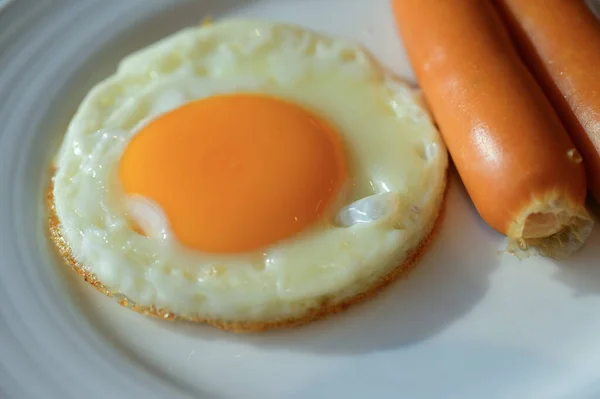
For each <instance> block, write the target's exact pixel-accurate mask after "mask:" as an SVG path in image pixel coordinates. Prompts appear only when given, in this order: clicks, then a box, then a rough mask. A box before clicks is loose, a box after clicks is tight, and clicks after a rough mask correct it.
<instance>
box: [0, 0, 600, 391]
mask: <svg viewBox="0 0 600 399" xmlns="http://www.w3.org/2000/svg"><path fill="white" fill-rule="evenodd" d="M207 12H210V13H211V14H212V15H213V16H215V17H218V16H222V15H227V16H233V15H255V16H261V17H266V18H273V19H278V20H282V21H291V22H297V23H301V24H303V25H306V26H308V27H313V28H316V29H319V30H323V31H325V32H330V33H333V34H337V35H341V36H346V37H349V38H353V39H356V40H358V41H360V42H363V43H364V44H365V45H367V46H368V47H369V48H370V49H371V50H372V51H373V52H374V54H375V55H376V56H377V57H378V58H379V59H380V60H382V62H383V63H384V64H385V65H387V66H389V67H390V68H392V69H394V70H395V71H397V72H398V73H400V74H402V75H405V76H409V77H410V76H411V73H410V70H409V67H408V64H407V62H406V58H405V55H404V53H403V52H402V49H401V46H400V43H399V40H398V38H397V36H396V34H395V30H394V26H393V22H392V17H391V16H390V12H389V6H388V2H387V0H353V1H350V0H303V1H299V0H278V1H269V0H244V1H240V0H237V1H236V0H219V1H218V0H214V1H208V0H207V1H151V0H145V1H140V0H127V1H121V0H85V1H83V0H44V1H40V0H17V1H16V2H14V3H12V4H11V5H9V6H8V7H7V8H6V9H5V10H3V11H2V12H1V13H0V193H1V194H0V256H1V258H0V397H2V398H10V399H12V398H19V399H20V398H81V397H85V398H92V399H95V398H102V399H104V398H188V397H196V398H208V397H210V398H212V397H222V398H241V397H244V398H264V399H268V398H333V397H336V398H338V397H340V398H342V397H343V398H363V397H366V395H374V396H375V397H377V398H398V397H406V398H477V399H480V398H518V399H523V398H535V399H539V398H545V399H549V398H567V397H568V398H592V397H599V396H600V383H599V382H600V337H599V335H598V331H600V264H599V263H600V249H599V248H600V229H599V228H596V230H595V232H594V234H593V236H592V237H591V238H590V240H589V243H588V244H587V246H586V247H585V248H584V250H582V251H581V252H580V253H578V254H577V255H576V256H573V257H572V258H571V259H570V260H568V261H566V262H562V264H558V263H556V262H553V261H551V260H546V259H529V260H526V261H521V262H519V261H517V260H516V259H515V258H513V257H511V256H508V255H505V254H501V253H498V250H499V249H501V248H502V246H503V239H502V238H501V237H500V236H499V235H498V234H496V233H495V232H493V231H492V230H491V229H489V228H488V227H487V226H486V225H485V224H484V223H483V222H482V221H481V220H480V219H479V217H478V216H477V214H476V213H475V211H474V209H473V207H472V205H471V203H470V202H469V200H468V198H467V197H466V194H465V192H464V190H463V188H462V186H461V185H460V183H459V181H458V179H456V178H453V185H452V189H451V190H450V194H449V202H448V210H447V217H446V220H445V222H444V224H443V229H442V232H441V235H440V236H439V237H438V239H437V240H436V242H435V244H434V246H433V247H432V248H431V251H430V252H428V253H427V255H426V256H425V258H424V259H423V260H422V262H421V265H420V267H419V268H417V269H416V270H415V272H414V273H413V274H412V275H411V276H410V278H409V279H408V280H406V281H400V282H398V283H397V284H394V285H393V287H392V288H390V289H389V290H387V291H386V292H385V293H383V294H382V295H381V296H379V297H378V298H376V299H375V300H373V301H371V302H369V303H367V304H365V305H363V306H359V307H356V308H354V309H351V310H350V311H348V312H347V313H345V314H343V315H340V316H336V317H332V318H329V319H327V320H325V321H322V322H318V323H315V324H312V325H310V326H308V327H306V328H300V329H296V330H293V331H279V332H273V333H267V334H264V335H257V336H234V335H229V334H226V333H222V332H219V331H216V330H214V329H211V328H209V327H204V326H193V325H182V324H170V323H167V322H160V321H153V320H149V319H147V318H144V317H142V316H140V315H137V314H135V313H133V312H131V311H129V310H126V309H122V308H120V307H119V306H118V305H116V304H115V303H113V302H112V301H111V300H109V299H107V298H105V297H103V296H102V295H100V294H97V293H96V292H94V291H93V290H92V289H91V288H90V287H88V286H87V285H85V284H84V283H82V282H81V281H80V280H79V279H78V278H75V277H73V276H72V273H69V272H68V271H66V270H65V267H64V266H63V265H62V264H61V263H60V262H59V261H58V260H57V259H56V257H55V256H54V255H53V252H52V250H51V249H50V246H49V244H48V241H47V239H46V237H45V211H44V207H43V194H44V188H45V186H44V185H45V184H46V182H47V179H48V163H49V160H50V157H51V156H52V154H53V153H54V151H55V150H56V148H57V144H58V142H59V140H60V138H61V135H62V133H63V131H64V129H65V125H66V123H67V122H68V120H69V118H70V117H71V115H72V114H73V111H74V109H75V107H76V106H77V104H78V103H79V101H80V100H81V99H82V97H83V95H84V94H85V93H86V91H87V90H88V89H89V88H90V87H91V86H92V85H93V84H94V83H95V82H96V81H98V80H100V79H101V78H103V77H105V76H107V75H109V74H110V73H111V72H112V71H113V70H114V69H115V66H116V63H117V61H118V60H119V59H120V58H122V57H123V56H124V55H125V54H127V53H129V52H131V51H132V50H135V49H137V48H140V47H142V46H144V45H146V44H148V43H150V42H152V41H154V40H156V39H158V38H160V37H162V36H164V35H165V34H168V33H170V32H173V31H175V30H177V29H179V28H182V27H184V26H186V25H190V24H194V23H196V22H198V21H199V20H200V19H202V17H203V16H204V15H206V13H207Z"/></svg>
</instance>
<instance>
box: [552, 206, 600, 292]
mask: <svg viewBox="0 0 600 399" xmlns="http://www.w3.org/2000/svg"><path fill="white" fill-rule="evenodd" d="M588 208H589V209H590V211H591V212H592V214H593V216H594V219H595V220H596V223H597V225H596V226H594V230H593V231H592V234H591V235H590V237H589V238H588V240H587V242H586V243H585V245H584V247H583V248H582V249H581V250H580V251H579V252H577V253H575V254H573V255H572V256H571V257H569V258H568V259H566V260H564V261H561V267H560V268H559V270H558V272H557V274H556V276H555V278H556V279H557V280H558V281H560V282H562V283H564V284H565V285H567V286H568V287H569V288H570V289H571V290H572V292H573V295H574V296H585V295H600V225H599V224H598V223H600V205H599V204H598V203H596V202H594V201H592V200H590V201H589V202H588Z"/></svg>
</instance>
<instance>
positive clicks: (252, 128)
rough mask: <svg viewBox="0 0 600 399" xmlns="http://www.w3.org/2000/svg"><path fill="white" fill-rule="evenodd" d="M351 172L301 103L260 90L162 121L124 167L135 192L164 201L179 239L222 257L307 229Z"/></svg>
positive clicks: (336, 143) (136, 141)
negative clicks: (269, 94)
mask: <svg viewBox="0 0 600 399" xmlns="http://www.w3.org/2000/svg"><path fill="white" fill-rule="evenodd" d="M345 174H346V165H345V159H344V152H343V148H342V143H341V141H340V139H339V137H338V135H337V132H336V131H335V130H334V129H333V128H332V127H331V126H330V125H329V124H327V123H326V122H325V121H323V120H321V119H319V118H318V117H317V116H315V115H313V114H312V113H311V112H309V111H308V110H306V109H304V108H302V107H300V106H298V105H296V104H293V103H291V102H287V101H284V100H281V99H278V98H274V97H270V96H265V95H256V94H250V93H247V94H233V95H220V96H214V97H209V98H205V99H200V100H197V101H194V102H191V103H188V104H186V105H184V106H182V107H180V108H177V109H175V110H172V111H170V112H167V113H165V114H163V115H161V116H159V117H158V118H156V119H154V120H153V121H151V122H150V123H149V124H147V125H146V126H144V127H143V128H142V129H141V130H140V131H139V132H138V133H137V134H136V135H135V137H134V138H133V139H132V140H131V141H130V143H129V144H128V146H127V148H126V149H125V151H124V154H123V156H122V158H121V161H120V164H119V177H120V180H121V183H122V185H123V188H124V189H125V192H126V193H127V194H130V195H140V196H143V197H145V198H148V199H150V200H153V201H154V202H156V203H157V204H158V205H159V206H160V207H161V209H162V211H163V212H164V214H165V215H166V217H167V219H168V223H169V228H170V231H171V232H172V233H173V234H174V235H175V237H176V238H177V240H178V241H179V242H181V243H182V244H184V245H186V246H188V247H191V248H194V249H197V250H200V251H203V252H213V253H237V252H246V251H252V250H256V249H260V248H262V247H265V246H268V245H270V244H273V243H275V242H277V241H280V240H282V239H285V238H288V237H290V236H292V235H294V234H296V233H298V232H300V231H301V230H303V229H304V228H306V227H307V226H308V225H310V224H311V223H313V222H315V221H316V220H317V219H318V218H320V217H321V216H322V215H323V212H324V210H326V209H327V207H328V206H329V205H330V204H331V202H332V200H333V199H334V198H335V196H336V194H337V193H338V191H339V189H340V187H341V185H342V182H343V180H344V177H345Z"/></svg>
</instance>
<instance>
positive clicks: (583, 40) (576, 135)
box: [495, 0, 600, 202]
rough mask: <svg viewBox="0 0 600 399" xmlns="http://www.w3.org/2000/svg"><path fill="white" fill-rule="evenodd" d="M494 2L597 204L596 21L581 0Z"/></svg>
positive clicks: (599, 80)
mask: <svg viewBox="0 0 600 399" xmlns="http://www.w3.org/2000/svg"><path fill="white" fill-rule="evenodd" d="M495 3H496V4H497V7H498V10H499V11H500V14H501V15H502V17H503V18H504V20H505V21H506V23H507V25H508V27H509V29H510V31H511V33H512V35H513V37H514V39H515V42H516V43H517V47H518V48H519V50H520V52H521V55H522V57H523V59H524V60H525V61H526V63H527V64H528V66H529V67H530V69H531V70H532V71H533V72H534V74H535V76H536V77H537V79H538V82H539V84H540V85H541V86H542V88H543V89H544V91H545V92H546V95H547V96H548V97H549V98H550V100H551V102H552V104H553V105H554V108H555V109H556V110H557V111H558V114H559V116H560V117H561V119H562V121H563V123H564V124H565V126H566V127H567V130H568V131H569V133H570V135H571V139H572V140H573V142H574V143H575V145H576V146H577V148H578V149H579V151H580V152H581V155H582V156H583V162H584V164H585V167H586V170H587V176H588V186H589V188H590V191H591V192H592V194H593V195H594V197H595V198H596V200H597V201H598V202H600V69H599V68H600V22H598V20H597V19H596V17H595V16H594V15H593V14H592V12H591V11H590V9H589V8H588V7H587V6H586V5H585V2H584V1H583V0H527V1H523V0H502V1H497V2H495Z"/></svg>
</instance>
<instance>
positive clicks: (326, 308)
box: [46, 165, 450, 333]
mask: <svg viewBox="0 0 600 399" xmlns="http://www.w3.org/2000/svg"><path fill="white" fill-rule="evenodd" d="M55 169H56V168H55V167H54V165H52V166H51V178H50V182H49V184H48V188H47V190H46V203H47V207H48V229H49V233H50V234H49V238H50V239H51V240H52V242H53V244H54V247H55V248H56V250H57V251H58V254H59V255H60V256H61V258H62V259H63V260H64V261H65V262H66V264H67V265H69V266H70V267H71V268H72V269H73V270H74V271H75V272H76V273H77V274H79V275H80V276H82V277H83V279H84V280H85V281H86V282H87V283H89V284H91V285H92V286H93V287H94V288H96V290H98V291H99V292H101V293H103V294H105V295H107V296H109V297H111V298H113V299H114V300H116V301H117V303H119V304H120V305H121V306H123V307H126V308H128V309H131V310H133V311H135V312H138V313H141V314H144V315H146V316H151V317H154V318H160V319H163V320H171V321H173V320H180V321H186V322H193V323H206V324H208V325H211V326H213V327H216V328H219V329H221V330H225V331H230V332H234V333H253V332H263V331H267V330H271V329H279V328H293V327H299V326H302V325H305V324H308V323H310V322H313V321H316V320H318V319H321V318H324V317H326V316H329V315H333V314H336V313H340V312H343V311H345V310H346V309H348V308H349V307H350V306H352V305H355V304H358V303H360V302H363V301H365V300H368V299H370V298H373V297H374V296H375V295H377V293H379V291H381V290H382V289H384V288H386V287H387V286H389V285H390V284H391V283H392V282H394V281H395V280H396V279H399V278H405V277H407V276H408V274H409V273H410V272H411V271H412V270H413V269H414V267H415V265H416V263H417V260H419V258H420V257H421V255H423V254H424V253H425V252H426V249H427V247H428V246H429V245H430V244H431V242H432V241H433V239H434V238H435V237H436V236H437V234H438V233H439V230H440V226H441V225H442V221H443V219H444V217H445V213H446V202H447V197H448V188H449V186H450V178H449V169H450V165H448V166H447V167H446V170H445V171H444V182H445V186H444V190H443V192H442V195H441V198H438V199H437V200H438V201H439V200H441V204H440V206H439V209H438V214H437V215H436V217H435V219H434V221H433V222H431V223H430V225H429V226H428V228H429V232H428V233H427V235H426V236H425V238H424V239H423V240H422V241H421V242H420V243H419V245H418V246H417V247H416V248H415V249H413V250H412V251H411V252H410V254H409V256H408V257H407V258H406V260H405V261H404V262H403V263H401V264H400V265H398V266H397V267H395V268H394V269H392V270H390V271H389V272H388V273H387V274H385V275H383V276H382V277H381V278H379V279H378V280H377V281H376V282H375V283H374V284H372V285H371V286H370V287H369V288H367V289H366V290H364V291H362V292H360V293H358V294H356V295H354V296H351V297H349V298H345V299H344V300H342V301H341V302H337V303H336V302H333V301H332V300H331V299H329V298H324V299H323V300H322V301H321V303H320V305H318V306H316V307H314V308H311V309H309V310H308V311H306V312H305V313H304V314H303V315H301V316H299V317H294V318H287V319H276V320H269V321H240V320H238V321H228V320H219V319H206V318H201V317H190V316H183V315H178V314H176V313H174V312H171V311H169V310H167V309H162V308H157V307H155V306H154V305H152V306H143V305H138V304H136V303H135V302H133V301H131V300H129V299H127V298H126V297H125V296H124V295H123V294H121V293H117V292H112V291H111V290H109V289H108V288H107V287H106V286H105V285H104V284H102V283H101V282H100V281H99V280H98V279H97V278H96V276H95V275H94V274H93V273H91V272H89V271H87V270H86V269H85V267H84V266H83V265H82V264H81V263H80V262H78V261H77V260H76V259H75V258H74V257H73V255H72V253H71V248H70V247H69V245H68V243H67V242H66V240H65V239H64V238H63V236H62V233H61V231H60V222H59V220H58V217H57V215H56V208H55V205H54V193H53V187H54V172H55Z"/></svg>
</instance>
